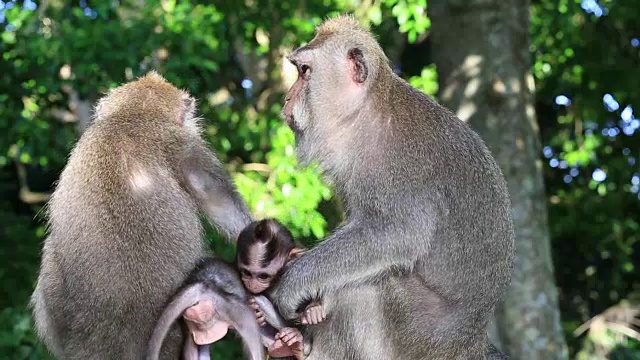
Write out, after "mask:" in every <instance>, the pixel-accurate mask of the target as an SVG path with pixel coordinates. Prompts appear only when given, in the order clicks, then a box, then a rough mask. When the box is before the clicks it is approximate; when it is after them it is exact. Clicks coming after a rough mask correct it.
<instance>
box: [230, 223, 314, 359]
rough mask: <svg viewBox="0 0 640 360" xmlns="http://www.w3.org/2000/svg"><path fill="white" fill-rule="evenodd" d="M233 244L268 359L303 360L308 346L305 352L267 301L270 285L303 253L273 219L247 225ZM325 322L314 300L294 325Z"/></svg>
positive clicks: (295, 333)
mask: <svg viewBox="0 0 640 360" xmlns="http://www.w3.org/2000/svg"><path fill="white" fill-rule="evenodd" d="M237 244H238V248H237V254H236V266H237V267H238V270H240V275H241V279H242V282H243V283H244V286H245V288H246V289H247V291H249V293H250V294H251V295H252V296H251V297H250V300H249V301H250V304H251V306H252V307H253V309H254V310H255V313H256V319H257V320H258V323H259V324H260V326H261V327H262V331H263V333H264V334H265V339H264V342H265V346H266V347H267V349H268V352H269V355H271V356H272V357H276V358H278V357H283V356H292V357H295V358H296V359H298V360H302V359H304V352H305V351H309V348H310V345H309V342H307V343H306V345H307V346H306V349H305V347H304V345H305V344H304V343H303V337H302V333H301V332H300V331H299V330H298V329H297V328H295V327H292V326H290V325H289V324H287V323H286V322H285V321H284V320H283V319H281V317H280V315H279V314H278V313H277V311H276V310H275V309H274V308H273V305H272V304H271V302H270V301H269V298H268V297H269V291H270V289H271V286H272V284H274V283H275V282H276V281H277V280H278V279H279V278H280V276H281V275H282V273H283V271H284V270H285V269H286V267H287V266H288V264H289V263H290V260H294V259H297V258H298V257H300V256H302V255H303V254H304V252H305V251H306V249H304V248H302V247H300V246H298V245H297V244H295V242H294V240H293V236H292V234H291V232H290V231H289V230H288V229H287V228H286V227H285V226H283V225H282V224H280V223H279V222H278V221H277V220H275V219H263V220H260V221H255V222H253V223H251V224H249V225H248V226H247V227H246V228H245V229H244V230H243V231H242V232H241V233H240V236H239V237H238V243H237ZM325 318H326V313H325V311H324V307H323V306H322V305H321V304H320V302H319V300H318V299H315V300H314V301H313V302H311V303H310V304H309V305H308V306H307V307H306V309H305V310H304V311H303V312H302V313H301V314H300V316H299V318H298V319H296V321H299V322H300V323H301V324H303V325H315V324H319V323H320V322H322V321H324V320H325Z"/></svg>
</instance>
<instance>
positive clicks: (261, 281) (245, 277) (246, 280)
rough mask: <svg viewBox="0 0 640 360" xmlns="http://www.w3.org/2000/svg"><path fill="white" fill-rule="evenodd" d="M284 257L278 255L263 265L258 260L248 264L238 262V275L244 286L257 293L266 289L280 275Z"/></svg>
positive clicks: (284, 260)
mask: <svg viewBox="0 0 640 360" xmlns="http://www.w3.org/2000/svg"><path fill="white" fill-rule="evenodd" d="M285 262H286V259H283V258H281V257H280V256H278V257H276V258H275V259H273V260H272V261H270V262H269V263H268V264H267V265H266V266H263V265H264V264H262V263H261V262H260V261H250V263H249V264H241V263H240V264H239V266H238V268H239V269H240V277H241V279H242V283H243V284H244V287H245V288H246V289H247V290H248V291H249V292H250V293H252V294H254V295H257V294H260V293H262V292H264V291H266V290H267V289H268V288H269V287H270V286H271V285H272V283H273V282H274V280H276V278H277V277H278V276H279V275H280V272H281V271H282V268H283V267H284V264H285Z"/></svg>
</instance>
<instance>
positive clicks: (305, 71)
mask: <svg viewBox="0 0 640 360" xmlns="http://www.w3.org/2000/svg"><path fill="white" fill-rule="evenodd" d="M310 71H311V67H309V65H305V64H302V65H300V67H299V68H298V73H299V74H300V76H302V77H305V76H308V75H309V72H310Z"/></svg>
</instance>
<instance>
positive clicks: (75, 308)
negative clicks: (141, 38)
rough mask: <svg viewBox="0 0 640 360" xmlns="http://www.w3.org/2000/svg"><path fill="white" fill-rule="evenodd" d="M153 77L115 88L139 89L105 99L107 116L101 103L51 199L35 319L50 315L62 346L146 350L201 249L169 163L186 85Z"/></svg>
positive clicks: (131, 353)
mask: <svg viewBox="0 0 640 360" xmlns="http://www.w3.org/2000/svg"><path fill="white" fill-rule="evenodd" d="M153 76H157V75H153V74H152V75H148V76H147V77H145V78H142V79H141V80H138V82H137V84H136V83H134V85H136V86H131V85H130V84H127V85H124V86H123V87H121V88H119V89H116V91H119V93H118V92H116V94H121V95H122V92H123V91H130V92H134V91H138V92H140V93H139V94H138V95H137V96H133V95H131V94H129V96H124V97H122V96H120V97H119V98H115V99H110V98H109V96H107V98H106V101H104V104H103V106H102V113H101V110H100V105H99V107H98V113H97V115H98V117H97V119H96V122H95V123H94V124H93V125H92V126H91V127H90V128H89V129H88V130H87V132H86V133H85V134H84V135H83V136H82V138H81V139H80V140H79V141H78V143H77V145H76V147H75V148H74V150H73V152H72V154H71V157H70V159H69V161H68V164H67V166H66V167H65V169H64V171H63V173H62V174H61V177H60V181H59V183H58V185H57V187H56V190H55V192H54V195H53V197H52V199H51V201H50V203H49V207H48V215H49V219H50V221H49V236H48V238H47V239H46V241H45V244H44V248H43V260H42V267H41V274H40V277H39V280H38V285H37V288H36V291H35V292H34V294H40V296H34V299H35V301H36V302H38V301H39V302H40V304H37V303H36V304H35V312H36V321H44V320H42V319H44V318H46V316H41V317H40V318H38V309H41V310H42V309H44V311H45V312H46V313H48V315H47V316H48V317H49V321H50V322H52V324H51V326H52V327H53V328H57V330H58V331H57V334H56V335H55V337H56V339H55V340H54V341H55V342H57V343H58V344H56V345H54V347H59V348H60V350H59V351H62V352H63V353H66V352H67V351H71V352H73V353H75V354H80V353H82V350H80V349H82V346H83V343H84V344H99V345H100V348H99V349H89V350H86V351H91V352H90V353H89V354H93V356H96V355H97V356H98V357H99V358H103V357H104V356H105V354H109V355H110V356H113V355H119V358H123V359H128V358H131V357H134V358H135V357H136V356H138V355H139V354H142V351H143V350H144V347H145V346H146V342H147V340H148V338H149V336H150V334H151V331H152V328H153V320H154V319H155V318H156V315H158V314H159V313H160V312H161V310H162V306H163V304H164V301H165V300H166V299H167V298H168V297H169V296H170V295H171V294H172V293H173V291H175V289H176V288H177V287H178V286H179V285H180V283H181V281H182V280H183V279H184V277H185V276H186V274H187V273H188V272H189V271H190V270H191V268H192V267H193V265H194V264H195V262H196V261H197V260H198V258H200V257H201V256H202V255H204V246H203V243H202V241H201V224H200V222H199V219H198V217H197V210H196V205H195V203H194V202H193V200H192V199H191V197H190V196H189V194H188V193H187V192H186V191H185V190H184V189H183V188H182V187H181V185H180V182H179V181H180V180H179V179H178V178H177V175H176V174H175V173H173V171H172V166H171V165H172V164H171V161H172V160H175V159H173V158H172V157H174V156H175V157H176V158H178V157H179V154H172V151H173V152H178V153H179V152H180V149H179V148H177V146H176V145H175V144H174V140H175V139H176V138H179V137H180V136H187V135H186V133H185V132H186V131H187V130H186V129H181V128H180V126H181V125H180V124H178V123H177V121H174V119H177V117H174V115H175V114H174V113H173V112H172V111H171V108H172V106H173V107H174V108H176V107H177V104H178V101H180V92H179V91H178V90H177V89H175V88H173V87H172V86H170V85H168V83H159V82H158V81H157V80H158V79H154V78H153ZM149 77H151V78H149ZM145 81H146V82H149V83H148V86H147V83H145ZM165 84H166V85H165ZM157 86H160V87H157ZM123 89H124V90H123ZM123 98H124V99H131V101H130V103H127V102H123V100H122V99H123ZM163 98H164V101H165V103H164V104H166V105H165V106H166V107H164V108H163V106H158V107H157V109H155V110H154V109H153V104H154V103H155V102H156V101H158V99H163ZM110 100H111V101H112V102H111V103H110V102H109V101H110ZM182 143H185V142H182ZM168 250H169V251H168ZM54 275H55V277H54ZM56 279H61V280H57V281H56ZM148 289H153V292H152V293H150V292H149V291H148ZM48 295H54V296H48ZM49 298H58V299H59V298H63V299H65V300H66V302H65V303H64V304H61V303H57V302H52V301H48V299H49ZM57 319H59V320H60V322H58V321H56V320H57ZM62 320H64V323H66V324H68V326H67V328H65V329H61V328H59V325H58V324H60V323H62V322H61V321H62ZM131 323H138V324H139V326H138V327H137V329H136V327H135V326H130V324H131ZM127 324H129V325H128V326H125V325H127ZM125 329H131V330H132V329H136V330H135V333H127V331H125ZM70 333H71V334H73V336H72V337H69V336H67V335H68V334H70ZM44 337H45V338H46V337H47V336H44ZM170 337H173V338H174V339H173V340H174V342H175V340H176V339H175V337H176V334H175V333H174V334H173V335H170ZM169 340H170V339H169V338H168V339H167V342H170V341H169ZM56 355H58V354H56Z"/></svg>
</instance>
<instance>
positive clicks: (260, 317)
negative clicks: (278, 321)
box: [249, 298, 267, 326]
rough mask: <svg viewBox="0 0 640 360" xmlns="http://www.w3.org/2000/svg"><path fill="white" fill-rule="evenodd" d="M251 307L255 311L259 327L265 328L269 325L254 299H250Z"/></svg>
mask: <svg viewBox="0 0 640 360" xmlns="http://www.w3.org/2000/svg"><path fill="white" fill-rule="evenodd" d="M249 306H250V307H251V308H252V309H253V312H254V314H255V316H256V321H257V322H258V325H260V326H264V325H265V324H266V323H267V319H266V317H265V315H264V313H263V312H262V310H261V309H260V306H259V305H258V303H257V302H256V300H255V299H254V298H251V299H249Z"/></svg>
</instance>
